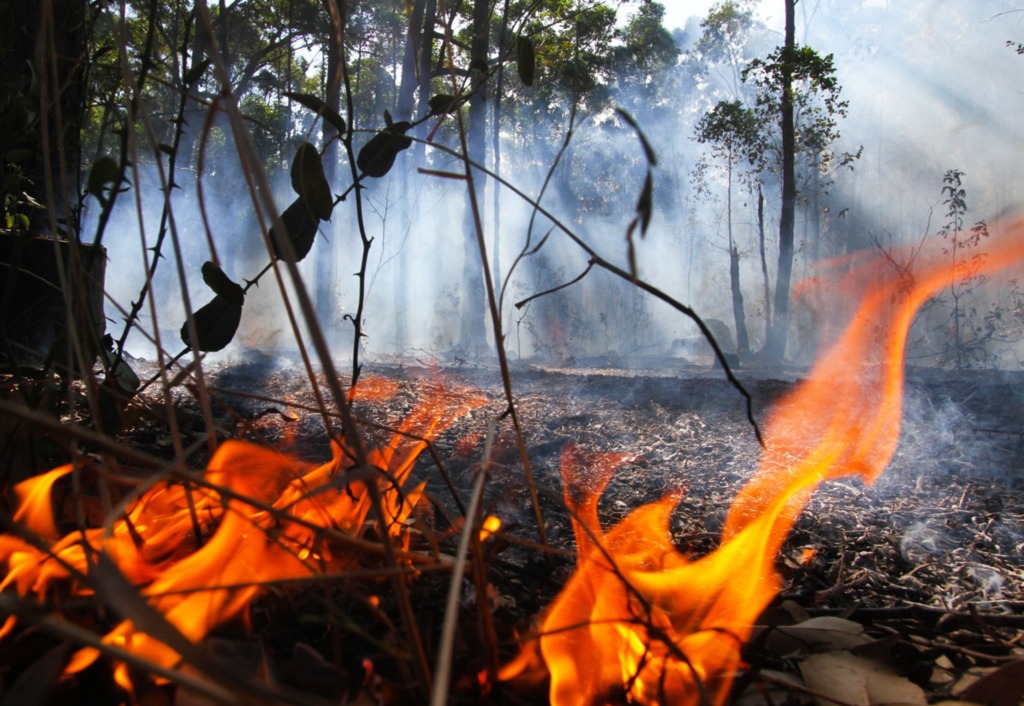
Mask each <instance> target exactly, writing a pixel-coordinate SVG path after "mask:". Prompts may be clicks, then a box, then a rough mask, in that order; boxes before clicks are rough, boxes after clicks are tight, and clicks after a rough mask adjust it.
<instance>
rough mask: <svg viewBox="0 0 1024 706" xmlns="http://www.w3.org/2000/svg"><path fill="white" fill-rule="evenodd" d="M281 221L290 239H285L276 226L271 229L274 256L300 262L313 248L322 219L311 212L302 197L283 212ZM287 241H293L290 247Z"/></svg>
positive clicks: (286, 260)
mask: <svg viewBox="0 0 1024 706" xmlns="http://www.w3.org/2000/svg"><path fill="white" fill-rule="evenodd" d="M281 223H282V225H284V228H285V233H287V238H288V240H287V241H285V240H284V238H285V236H284V235H282V234H281V233H279V232H278V231H277V229H276V228H271V229H270V245H271V247H273V249H274V256H275V257H277V259H279V260H284V261H285V262H299V261H300V260H302V258H304V257H306V255H308V254H309V251H310V249H312V247H313V239H314V238H316V233H317V228H318V227H319V225H320V221H319V220H317V218H316V216H314V215H313V214H312V213H310V211H309V209H308V208H307V207H306V204H305V203H303V201H302V199H301V198H297V199H295V200H294V201H293V202H292V204H291V205H290V206H289V207H288V208H286V209H285V211H284V213H282V214H281ZM286 242H290V243H291V248H290V249H289V248H288V246H287V245H286Z"/></svg>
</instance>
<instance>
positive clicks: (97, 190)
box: [86, 156, 120, 196]
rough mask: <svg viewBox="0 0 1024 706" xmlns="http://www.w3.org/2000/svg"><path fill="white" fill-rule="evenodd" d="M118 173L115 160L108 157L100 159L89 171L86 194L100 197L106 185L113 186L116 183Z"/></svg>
mask: <svg viewBox="0 0 1024 706" xmlns="http://www.w3.org/2000/svg"><path fill="white" fill-rule="evenodd" d="M119 171H120V170H119V169H118V166H117V160H116V159H114V158H113V157H110V156H105V157H100V158H99V159H97V160H96V162H95V163H93V165H92V169H90V170H89V178H88V179H87V180H86V192H87V193H90V194H92V195H93V196H102V195H103V192H104V190H105V189H106V187H107V185H108V184H109V185H113V184H114V183H115V182H116V181H117V176H118V172H119Z"/></svg>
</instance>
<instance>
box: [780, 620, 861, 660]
mask: <svg viewBox="0 0 1024 706" xmlns="http://www.w3.org/2000/svg"><path fill="white" fill-rule="evenodd" d="M770 630H771V631H770V632H769V633H768V636H767V639H766V640H765V649H766V650H768V651H769V652H770V653H771V654H774V655H779V656H784V655H792V654H809V653H814V652H834V651H836V650H846V649H850V648H853V647H860V646H862V645H866V644H868V643H870V642H873V640H872V639H871V638H870V637H868V636H867V635H865V634H864V626H863V625H861V624H860V623H855V622H853V621H852V620H846V619H844V618H836V617H833V616H828V615H825V616H819V617H817V618H811V619H809V620H805V621H803V622H802V623H799V624H797V625H786V626H777V627H774V628H771V629H770Z"/></svg>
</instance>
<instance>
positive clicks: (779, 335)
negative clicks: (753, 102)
mask: <svg viewBox="0 0 1024 706" xmlns="http://www.w3.org/2000/svg"><path fill="white" fill-rule="evenodd" d="M795 3H796V0H786V44H785V51H784V53H783V57H784V58H783V64H782V96H781V101H780V108H781V112H782V115H781V120H780V126H781V128H782V209H781V212H780V215H779V267H778V272H777V274H776V281H775V319H774V320H773V323H772V327H771V329H770V330H769V334H768V354H769V357H770V358H771V359H772V360H774V361H775V362H782V360H783V358H784V357H785V355H786V336H787V332H788V331H789V287H790V280H791V279H792V277H793V231H794V224H795V215H796V167H795V163H794V161H795V155H794V152H795V149H796V128H795V125H794V116H793V112H794V111H793V70H792V64H791V63H790V62H791V59H792V54H793V51H794V49H795V46H796V44H795V41H794V35H795V26H794V5H795Z"/></svg>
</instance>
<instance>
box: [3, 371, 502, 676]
mask: <svg viewBox="0 0 1024 706" xmlns="http://www.w3.org/2000/svg"><path fill="white" fill-rule="evenodd" d="M367 384H368V388H367V390H368V393H369V394H370V395H371V396H373V397H377V395H379V394H386V392H387V391H388V390H391V389H394V388H393V386H391V385H389V384H387V383H381V382H378V383H376V384H369V382H368V383H367ZM484 401H485V400H484V398H483V397H482V396H480V395H479V394H476V393H473V392H470V391H468V390H467V389H456V390H451V389H438V390H435V391H434V392H433V393H432V394H430V395H429V396H428V397H427V398H426V399H425V400H424V401H422V402H421V403H420V404H419V405H417V406H416V407H415V408H414V409H413V410H412V411H411V412H410V413H409V415H408V416H407V417H406V419H405V420H404V421H403V422H402V423H401V425H400V426H399V427H398V429H397V430H396V432H395V433H394V435H393V436H392V438H391V440H390V442H389V443H388V444H387V445H385V446H384V447H383V448H378V449H374V450H372V451H370V452H369V453H368V454H367V461H368V465H369V466H370V467H371V468H374V469H378V470H379V471H381V472H380V473H376V474H374V475H372V476H370V475H365V474H364V473H365V472H363V471H359V470H355V469H353V470H352V473H351V474H340V473H339V471H340V470H341V469H342V468H343V467H345V466H346V465H351V461H350V460H349V459H351V458H352V457H353V456H352V453H351V452H350V451H349V450H347V449H345V448H342V447H341V446H340V445H335V446H334V448H333V458H332V459H331V461H330V462H328V463H325V464H323V465H320V466H314V465H312V464H307V463H303V462H301V461H298V460H296V459H294V458H292V457H290V456H287V455H284V454H281V453H278V452H276V451H272V450H269V449H266V448H263V447H259V446H255V445H252V444H248V443H243V442H237V441H228V442H225V443H224V444H222V445H221V446H220V448H219V449H218V450H217V452H216V453H215V454H214V456H213V457H212V458H211V459H210V462H209V463H208V465H207V469H206V474H205V476H204V477H203V481H202V483H201V485H191V484H190V485H187V486H186V484H183V483H181V482H173V481H161V482H159V483H156V484H155V485H153V486H152V487H151V488H150V489H149V490H147V491H146V492H144V493H142V494H141V496H140V497H139V498H138V499H137V500H136V501H135V502H134V503H133V504H132V505H131V507H130V509H128V510H127V511H126V512H125V513H124V515H123V516H122V517H121V518H120V519H117V520H115V521H113V522H112V523H111V524H110V526H109V527H108V528H107V529H106V530H105V529H103V528H96V529H87V530H84V531H83V532H73V533H71V534H69V535H67V536H65V537H63V538H61V539H57V538H56V531H55V529H54V520H53V517H52V514H51V511H50V495H49V490H50V488H51V487H52V485H53V482H54V481H55V480H56V479H57V478H58V477H59V476H60V475H63V474H65V473H67V472H69V471H70V470H71V467H70V466H66V467H62V468H58V469H55V470H54V471H51V472H50V473H48V474H46V475H44V476H41V477H39V478H36V479H32V480H31V481H26V482H25V483H22V484H21V485H19V486H18V488H17V491H16V492H17V496H18V499H19V500H20V501H21V505H20V506H19V509H18V511H17V514H16V517H17V518H18V519H19V520H22V521H23V522H24V524H25V527H26V528H27V529H30V530H31V531H32V532H33V533H35V534H36V535H38V536H39V538H40V539H42V540H47V539H55V540H56V541H54V542H53V544H52V545H50V546H49V547H48V550H46V551H44V550H41V549H39V548H37V547H36V546H34V545H33V544H30V543H28V542H25V541H23V540H21V539H18V538H16V537H10V536H6V537H0V565H5V566H6V567H7V574H6V576H5V577H4V578H3V579H2V581H0V590H3V589H5V588H7V587H8V586H13V587H15V588H16V590H17V591H18V593H19V594H21V595H30V594H31V595H35V596H37V597H38V598H39V599H40V600H45V598H46V596H47V595H48V593H49V592H50V590H51V589H52V588H53V587H54V586H55V585H56V584H57V583H62V584H67V583H70V582H71V581H72V579H73V578H74V576H75V575H77V574H81V575H85V576H89V574H90V572H91V571H94V570H96V569H95V567H96V566H97V562H96V559H95V555H96V554H98V553H100V552H105V553H106V555H107V556H108V557H109V558H110V559H111V560H112V561H113V564H115V565H116V566H117V568H118V569H119V570H120V571H121V572H122V573H123V574H124V576H125V577H126V578H127V579H128V580H129V581H130V582H131V583H132V584H134V585H136V586H137V587H139V590H140V592H141V593H142V595H144V596H145V597H146V598H147V600H148V601H149V603H150V605H152V606H153V607H155V608H156V609H157V610H159V611H160V613H162V614H163V616H164V617H165V618H166V619H167V621H168V622H170V623H171V624H172V625H173V626H175V627H176V628H177V629H178V630H179V631H180V632H181V633H182V634H183V635H184V636H185V637H186V638H188V640H190V641H192V642H199V641H200V640H201V639H202V638H203V637H204V636H205V635H206V634H207V633H208V632H209V631H210V630H211V629H213V628H214V627H216V626H217V625H220V624H222V623H224V622H225V621H227V620H230V619H231V618H233V617H235V616H237V615H239V614H241V613H242V612H243V611H244V610H245V609H246V607H247V606H248V605H249V603H250V601H251V600H252V598H253V597H254V596H255V595H256V594H257V592H258V591H259V589H260V585H261V584H263V583H265V582H267V581H275V580H276V581H281V580H289V579H296V578H303V577H310V576H317V575H323V574H326V573H328V572H333V571H339V570H344V569H345V568H347V567H350V566H351V565H352V564H353V563H354V558H353V556H352V555H351V553H350V552H348V551H346V545H345V544H344V543H340V542H339V541H338V538H339V535H341V534H343V535H348V536H351V537H358V536H359V535H360V534H361V532H362V530H363V527H364V523H365V522H366V519H367V515H368V513H369V512H370V510H371V507H372V504H371V501H372V494H371V492H370V488H369V486H368V485H367V483H376V484H377V487H378V491H379V493H380V496H381V500H382V504H383V507H384V512H385V517H386V526H387V528H388V532H389V533H390V534H391V535H392V536H393V537H396V538H401V537H402V536H403V534H404V532H403V528H404V523H405V521H406V520H407V518H408V516H409V514H410V513H411V512H412V510H413V508H414V506H415V504H416V502H417V500H418V497H419V493H420V492H421V489H422V486H421V487H420V488H417V489H414V490H413V491H411V492H410V491H408V490H403V486H404V484H405V481H406V479H407V478H408V476H409V473H410V472H411V471H412V468H413V465H414V464H415V461H416V458H417V456H418V455H419V453H420V452H421V451H422V450H423V449H424V448H425V446H426V444H427V442H428V441H429V440H430V439H433V438H434V437H436V435H437V434H439V433H441V432H442V431H443V430H444V429H445V428H447V427H448V426H449V425H450V424H451V423H452V422H454V421H455V420H456V419H458V418H459V417H460V416H461V415H463V414H465V413H466V412H468V411H470V410H471V409H474V408H475V407H478V406H480V405H482V404H483V403H484ZM197 531H198V533H199V534H200V535H201V537H197V536H196V532H197ZM74 590H75V591H76V592H77V593H79V594H84V593H87V592H88V589H86V588H85V587H83V586H74ZM11 627H12V624H11V623H10V621H9V622H8V624H7V625H5V626H4V629H5V630H7V631H9V630H10V628H11ZM104 642H106V643H109V644H115V645H119V646H121V647H125V648H127V649H130V650H131V651H132V652H133V653H134V654H136V655H138V656H140V657H143V658H146V659H149V660H151V661H152V662H153V663H155V664H157V665H160V666H162V667H171V666H173V665H175V664H176V663H177V662H179V661H180V657H179V655H178V654H177V653H176V652H175V651H174V650H172V649H171V648H170V647H168V646H167V645H165V644H164V643H162V642H160V641H159V640H157V639H156V638H154V637H152V636H150V635H147V634H145V633H143V632H141V631H140V630H139V629H138V628H137V627H136V626H135V625H133V624H132V623H131V622H130V621H124V622H122V623H121V624H119V625H118V626H117V627H115V628H114V629H113V630H112V631H111V632H110V633H108V634H107V635H106V636H105V638H104ZM98 656H99V652H98V651H97V650H96V649H93V648H85V649H82V650H79V652H78V653H76V654H75V655H74V657H73V658H72V660H71V663H70V665H69V666H68V668H67V673H75V672H77V671H80V670H82V669H84V668H85V667H87V666H88V665H89V664H91V663H92V662H93V661H94V660H95V659H96V658H97V657H98ZM116 676H117V679H118V682H119V683H120V684H121V685H122V686H124V687H125V688H130V682H129V679H128V673H127V669H125V668H123V667H122V668H119V669H118V672H117V675H116Z"/></svg>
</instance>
